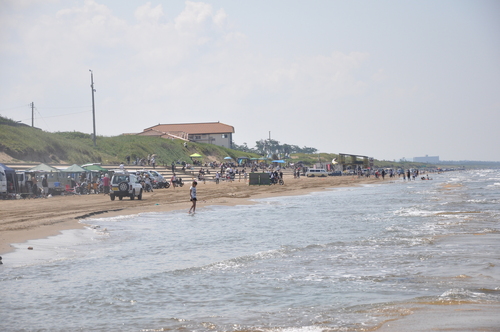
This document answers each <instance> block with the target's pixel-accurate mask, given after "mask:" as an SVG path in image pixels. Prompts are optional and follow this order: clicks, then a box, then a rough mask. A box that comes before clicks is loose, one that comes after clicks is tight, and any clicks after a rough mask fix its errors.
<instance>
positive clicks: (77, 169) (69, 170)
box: [62, 164, 88, 173]
mask: <svg viewBox="0 0 500 332" xmlns="http://www.w3.org/2000/svg"><path fill="white" fill-rule="evenodd" d="M62 172H64V173H82V172H88V170H86V169H85V168H83V167H81V166H78V165H77V164H73V165H71V166H70V167H68V168H66V169H63V170H62Z"/></svg>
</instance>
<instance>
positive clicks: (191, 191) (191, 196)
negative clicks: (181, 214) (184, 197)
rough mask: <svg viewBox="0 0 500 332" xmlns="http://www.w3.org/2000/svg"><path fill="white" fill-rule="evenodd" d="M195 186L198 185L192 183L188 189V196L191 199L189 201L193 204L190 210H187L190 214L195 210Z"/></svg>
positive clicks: (194, 182)
mask: <svg viewBox="0 0 500 332" xmlns="http://www.w3.org/2000/svg"><path fill="white" fill-rule="evenodd" d="M197 184H198V183H197V182H196V181H193V184H192V185H191V187H190V188H189V196H190V198H191V199H190V200H191V202H192V203H193V205H191V208H190V209H189V212H188V213H191V211H193V213H194V212H195V210H196V185H197Z"/></svg>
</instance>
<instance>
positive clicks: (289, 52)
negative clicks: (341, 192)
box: [0, 0, 500, 161]
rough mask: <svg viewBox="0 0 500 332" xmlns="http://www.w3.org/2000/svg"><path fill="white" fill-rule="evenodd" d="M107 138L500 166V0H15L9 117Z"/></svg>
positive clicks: (9, 19) (2, 89)
mask: <svg viewBox="0 0 500 332" xmlns="http://www.w3.org/2000/svg"><path fill="white" fill-rule="evenodd" d="M89 69H92V70H93V72H94V82H95V88H96V90H97V92H96V95H95V98H96V122H97V133H98V134H99V135H105V136H111V135H118V134H121V133H130V132H139V131H142V129H144V128H147V127H150V126H152V125H155V124H158V123H185V122H205V121H220V122H223V123H226V124H230V125H233V126H234V127H235V131H236V132H235V134H234V141H235V142H236V143H237V144H242V143H244V142H246V143H247V144H248V145H249V146H253V145H254V143H255V141H257V140H259V139H262V138H267V137H268V136H269V132H271V137H272V138H273V139H276V140H278V141H280V142H282V143H288V144H296V145H300V146H312V147H315V148H317V149H319V150H320V151H321V152H333V153H339V152H340V153H353V154H361V155H369V156H373V157H375V158H377V159H387V160H393V159H396V160H399V159H400V158H403V157H404V158H407V159H411V158H413V157H415V156H424V155H433V156H434V155H439V156H440V158H441V159H442V160H465V159H467V160H494V161H500V149H498V147H497V142H498V141H499V139H500V134H499V133H500V131H499V130H498V127H499V123H500V79H499V77H500V2H498V1H460V0H458V1H457V0H453V1H334V0H331V1H319V0H311V1H269V0H268V1H260V0H256V1H222V0H221V1H203V2H199V1H111V0H88V1H77V0H72V1H41V0H18V1H14V0H0V70H1V73H2V74H1V79H0V114H1V115H4V116H7V117H9V118H12V119H14V120H18V121H23V122H25V123H28V124H31V109H30V108H29V106H28V105H29V103H31V102H34V103H35V106H36V113H35V115H36V119H35V125H36V126H37V127H39V128H42V129H44V130H47V131H72V130H77V131H82V132H87V133H90V132H91V131H92V112H91V91H90V73H89Z"/></svg>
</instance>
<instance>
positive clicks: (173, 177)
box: [170, 173, 177, 189]
mask: <svg viewBox="0 0 500 332" xmlns="http://www.w3.org/2000/svg"><path fill="white" fill-rule="evenodd" d="M176 183H177V182H176V178H175V173H172V177H171V178H170V185H171V186H172V187H173V188H174V189H175V186H176Z"/></svg>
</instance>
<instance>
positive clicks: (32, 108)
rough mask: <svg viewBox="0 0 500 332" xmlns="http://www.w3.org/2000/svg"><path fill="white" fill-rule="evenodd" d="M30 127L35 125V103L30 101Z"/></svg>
mask: <svg viewBox="0 0 500 332" xmlns="http://www.w3.org/2000/svg"><path fill="white" fill-rule="evenodd" d="M30 106H31V127H32V128H33V127H35V103H34V102H31V105H30Z"/></svg>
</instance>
